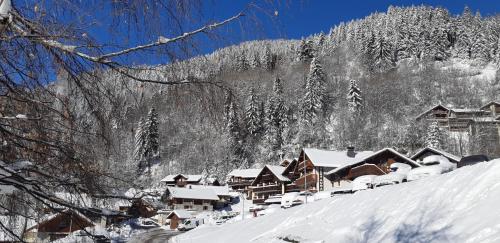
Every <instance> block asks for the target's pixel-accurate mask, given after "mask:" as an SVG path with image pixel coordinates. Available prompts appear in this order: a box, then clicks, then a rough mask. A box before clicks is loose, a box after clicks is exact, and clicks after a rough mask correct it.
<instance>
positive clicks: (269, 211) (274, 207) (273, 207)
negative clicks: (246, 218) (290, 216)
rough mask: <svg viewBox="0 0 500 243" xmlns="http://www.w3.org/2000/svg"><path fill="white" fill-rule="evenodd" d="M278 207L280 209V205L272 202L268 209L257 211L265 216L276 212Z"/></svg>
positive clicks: (258, 214)
mask: <svg viewBox="0 0 500 243" xmlns="http://www.w3.org/2000/svg"><path fill="white" fill-rule="evenodd" d="M278 209H280V205H278V204H271V205H269V206H267V208H266V209H264V210H261V211H259V212H257V216H264V215H268V214H272V213H274V212H276V211H277V210H278Z"/></svg>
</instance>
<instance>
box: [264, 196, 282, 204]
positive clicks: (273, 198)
mask: <svg viewBox="0 0 500 243" xmlns="http://www.w3.org/2000/svg"><path fill="white" fill-rule="evenodd" d="M264 202H265V203H281V198H278V197H269V198H268V199H266V200H265V201H264Z"/></svg>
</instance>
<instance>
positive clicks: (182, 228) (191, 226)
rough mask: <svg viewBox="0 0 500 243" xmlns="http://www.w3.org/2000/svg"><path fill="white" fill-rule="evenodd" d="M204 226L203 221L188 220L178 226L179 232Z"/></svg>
mask: <svg viewBox="0 0 500 243" xmlns="http://www.w3.org/2000/svg"><path fill="white" fill-rule="evenodd" d="M201 224H203V222H202V219H186V220H184V221H183V222H182V223H180V224H179V226H177V229H178V230H179V231H188V230H192V229H194V228H196V227H198V226H200V225H201Z"/></svg>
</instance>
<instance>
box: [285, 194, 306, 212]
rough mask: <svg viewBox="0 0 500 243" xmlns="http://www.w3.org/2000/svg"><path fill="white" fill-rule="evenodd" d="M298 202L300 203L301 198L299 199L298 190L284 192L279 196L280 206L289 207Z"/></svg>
mask: <svg viewBox="0 0 500 243" xmlns="http://www.w3.org/2000/svg"><path fill="white" fill-rule="evenodd" d="M300 204H302V200H300V199H299V193H298V192H289V193H285V194H284V195H283V197H281V208H291V207H293V206H297V205H300Z"/></svg>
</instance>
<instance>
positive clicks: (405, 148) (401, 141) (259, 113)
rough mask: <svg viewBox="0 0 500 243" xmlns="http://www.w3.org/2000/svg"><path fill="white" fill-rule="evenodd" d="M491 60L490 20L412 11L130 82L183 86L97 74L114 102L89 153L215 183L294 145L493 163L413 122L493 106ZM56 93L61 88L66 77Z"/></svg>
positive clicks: (465, 140) (466, 139) (495, 83)
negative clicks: (440, 108) (426, 114)
mask: <svg viewBox="0 0 500 243" xmlns="http://www.w3.org/2000/svg"><path fill="white" fill-rule="evenodd" d="M499 63H500V18H499V17H498V16H488V17H483V16H481V15H480V13H472V12H471V11H470V10H469V9H468V8H467V7H466V8H465V9H464V11H463V13H462V14H460V15H458V16H454V15H452V14H450V13H449V12H448V11H447V10H446V9H443V8H435V7H427V6H413V7H404V8H402V7H390V8H389V9H388V10H387V12H386V13H374V14H371V15H369V16H367V17H366V18H363V19H360V20H353V21H350V22H347V23H341V24H340V25H338V26H335V27H333V28H332V29H331V30H330V32H329V33H326V34H325V33H319V34H317V35H313V36H309V37H306V38H303V39H302V40H262V41H250V42H245V43H241V44H239V45H235V46H230V47H227V48H223V49H220V50H217V51H215V52H214V53H211V54H207V55H204V56H199V57H196V58H192V59H188V60H185V61H179V62H175V63H172V64H170V65H166V66H156V67H151V68H150V69H148V70H146V69H141V71H137V73H136V74H135V75H136V76H138V77H142V78H144V79H145V80H147V79H160V80H164V81H165V82H169V81H170V80H190V81H194V82H193V83H191V84H189V85H186V86H182V87H179V86H165V85H161V84H152V83H147V82H146V83H137V82H131V81H129V80H128V78H127V77H126V76H125V75H122V74H119V73H117V72H114V71H105V70H103V71H99V74H100V77H102V78H101V81H102V82H103V83H104V87H103V90H105V91H106V93H107V95H109V96H110V97H112V99H110V101H105V102H103V103H101V104H100V107H99V109H102V110H103V111H104V113H105V114H107V115H106V117H104V119H106V120H107V121H109V123H102V124H103V126H105V127H103V129H104V131H106V132H105V138H106V143H105V145H104V146H100V145H99V146H96V148H95V149H96V151H98V152H97V153H96V155H95V157H96V159H97V160H99V161H101V162H102V164H103V166H105V167H107V168H114V170H113V171H114V173H117V174H119V175H121V176H123V177H124V178H130V177H132V178H133V177H134V176H135V175H136V174H137V173H139V175H143V176H144V178H146V177H150V176H152V177H153V178H156V179H158V178H160V177H162V176H163V175H166V174H169V173H173V172H184V173H203V174H205V175H216V176H219V177H224V176H225V175H226V174H227V172H228V171H230V170H231V169H234V168H247V167H252V166H256V165H262V164H266V163H268V164H276V163H278V162H279V160H280V158H286V157H291V156H296V154H297V152H298V150H299V149H300V148H302V147H317V148H327V149H339V150H343V149H344V148H345V147H346V146H351V145H352V146H355V147H356V149H359V150H377V149H379V148H382V147H394V148H396V149H398V150H399V151H402V152H413V151H415V150H417V149H419V148H422V147H423V146H426V145H431V146H434V147H439V148H442V149H445V150H447V151H450V152H453V153H457V154H461V153H462V154H465V153H488V154H496V155H500V151H499V148H498V146H497V145H498V144H494V143H491V141H495V140H494V138H490V136H495V134H484V136H469V135H468V134H455V133H453V134H452V133H449V132H446V131H442V130H441V129H439V128H436V127H435V126H434V125H433V124H426V123H425V122H416V121H415V117H416V116H417V115H418V114H420V113H421V112H422V111H424V110H425V109H426V108H429V107H432V106H434V105H436V104H443V105H447V106H452V107H480V106H481V105H483V104H484V103H486V102H488V101H492V100H499V99H500V82H499V80H500V77H499V76H498V74H497V69H498V66H499ZM57 86H58V87H66V88H65V89H61V88H59V90H63V91H61V94H69V93H68V92H70V91H71V88H70V87H67V86H66V85H65V82H64V77H61V78H60V82H59V83H58V84H57ZM80 98H82V97H81V96H78V95H71V96H68V99H69V100H68V102H70V103H71V102H74V103H75V104H77V103H78V102H79V99H80ZM75 107H76V108H78V109H81V111H80V112H77V114H79V116H81V118H82V119H79V120H81V123H82V124H78V126H84V127H88V129H90V130H92V129H96V128H95V127H93V126H95V125H92V124H99V123H96V122H95V121H93V120H92V119H93V118H91V117H86V116H88V114H87V112H86V111H87V109H88V107H78V106H75ZM148 112H149V115H148ZM107 124H110V125H107ZM106 126H109V127H106ZM492 139H493V140H492ZM459 140H460V141H459ZM95 144H96V145H98V144H103V143H102V142H97V143H95ZM151 167H154V168H151ZM146 175H147V176H146ZM153 181H154V180H153Z"/></svg>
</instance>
